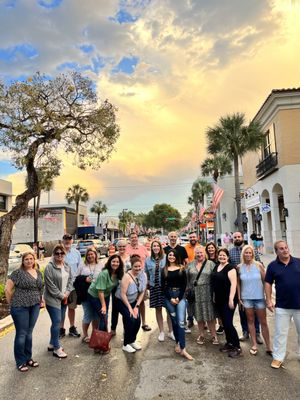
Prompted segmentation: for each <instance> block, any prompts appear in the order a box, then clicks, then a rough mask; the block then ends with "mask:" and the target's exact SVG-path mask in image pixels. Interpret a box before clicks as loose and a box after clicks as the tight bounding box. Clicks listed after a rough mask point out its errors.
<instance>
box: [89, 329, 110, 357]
mask: <svg viewBox="0 0 300 400" xmlns="http://www.w3.org/2000/svg"><path fill="white" fill-rule="evenodd" d="M111 338H112V333H111V332H106V331H99V329H93V331H92V335H91V338H90V341H89V347H90V348H91V349H94V350H99V351H103V352H105V353H108V352H109V351H110V344H109V342H110V341H111Z"/></svg>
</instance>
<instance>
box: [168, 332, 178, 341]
mask: <svg viewBox="0 0 300 400" xmlns="http://www.w3.org/2000/svg"><path fill="white" fill-rule="evenodd" d="M168 337H169V338H170V339H172V340H174V342H175V340H176V339H175V336H174V332H173V331H172V332H169V333H168Z"/></svg>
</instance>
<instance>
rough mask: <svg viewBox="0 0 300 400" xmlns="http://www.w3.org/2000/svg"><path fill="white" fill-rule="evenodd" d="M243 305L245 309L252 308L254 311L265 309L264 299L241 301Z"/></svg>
mask: <svg viewBox="0 0 300 400" xmlns="http://www.w3.org/2000/svg"><path fill="white" fill-rule="evenodd" d="M243 304H244V307H245V308H254V309H255V310H263V309H264V308H266V302H265V299H258V300H249V299H243Z"/></svg>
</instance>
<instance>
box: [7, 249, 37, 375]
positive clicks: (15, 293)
mask: <svg viewBox="0 0 300 400" xmlns="http://www.w3.org/2000/svg"><path fill="white" fill-rule="evenodd" d="M42 290H43V280H42V274H41V273H40V271H39V270H38V269H37V268H36V261H35V255H34V253H33V252H26V253H24V254H23V255H22V262H21V266H20V268H19V269H17V270H16V271H13V272H12V273H11V275H10V276H9V279H8V280H7V282H6V286H5V295H6V299H7V302H8V303H9V304H10V307H11V309H10V312H11V316H12V319H13V321H14V324H15V329H16V336H15V343H14V355H15V360H16V365H17V368H18V370H19V371H20V372H26V371H28V367H33V368H35V367H38V366H39V363H38V362H37V361H34V360H33V359H32V331H33V328H34V326H35V324H36V321H37V319H38V316H39V312H40V303H41V300H42Z"/></svg>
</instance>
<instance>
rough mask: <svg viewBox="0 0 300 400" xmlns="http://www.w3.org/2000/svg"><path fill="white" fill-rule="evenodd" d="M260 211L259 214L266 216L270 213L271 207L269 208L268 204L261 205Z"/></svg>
mask: <svg viewBox="0 0 300 400" xmlns="http://www.w3.org/2000/svg"><path fill="white" fill-rule="evenodd" d="M260 210H261V212H262V213H263V214H267V213H268V212H270V211H271V206H270V204H268V203H265V204H262V205H261V206H260Z"/></svg>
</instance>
